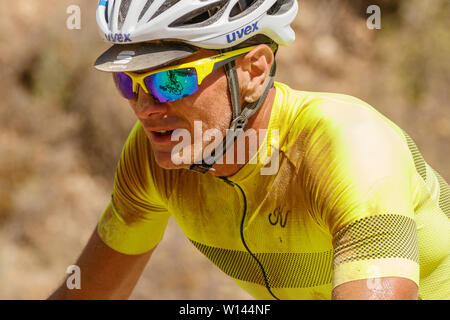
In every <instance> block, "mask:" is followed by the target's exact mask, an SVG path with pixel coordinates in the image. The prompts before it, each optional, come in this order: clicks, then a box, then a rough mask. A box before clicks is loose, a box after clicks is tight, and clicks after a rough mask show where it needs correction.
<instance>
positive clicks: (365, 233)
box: [307, 102, 419, 288]
mask: <svg viewBox="0 0 450 320" xmlns="http://www.w3.org/2000/svg"><path fill="white" fill-rule="evenodd" d="M321 112H323V114H322V115H321V120H320V121H317V123H316V125H315V130H314V134H312V135H311V137H310V139H311V140H310V143H311V151H309V154H308V155H307V158H308V159H309V160H308V161H309V162H310V163H309V166H310V167H311V168H312V169H311V172H312V178H311V190H312V195H311V200H312V202H313V204H312V208H313V211H314V214H315V215H316V218H317V220H318V221H321V222H322V223H323V224H324V225H325V226H326V228H328V229H329V231H330V233H331V235H332V243H333V249H334V252H333V288H335V287H336V286H338V285H340V284H342V283H345V282H348V281H353V280H361V279H372V278H380V277H402V278H407V279H410V280H412V281H414V282H415V283H416V284H417V285H418V284H419V254H418V238H417V230H416V223H415V217H414V207H415V205H416V204H415V203H414V199H413V193H414V183H413V181H414V175H415V169H414V164H413V161H412V159H411V156H410V153H409V150H408V147H407V145H406V143H405V141H404V140H403V139H402V137H401V136H400V135H399V134H398V132H396V130H395V129H394V128H393V127H391V126H390V125H389V124H387V123H386V122H385V121H384V120H382V119H381V116H380V115H377V114H375V111H373V110H371V109H370V108H365V107H361V106H356V105H354V104H352V103H338V104H337V105H336V104H335V103H333V102H332V103H329V104H325V105H324V107H323V109H322V110H321ZM328 116H330V117H328ZM327 117H328V118H327ZM331 119H332V120H331ZM368 284H374V283H373V282H371V281H368ZM375 284H376V283H375Z"/></svg>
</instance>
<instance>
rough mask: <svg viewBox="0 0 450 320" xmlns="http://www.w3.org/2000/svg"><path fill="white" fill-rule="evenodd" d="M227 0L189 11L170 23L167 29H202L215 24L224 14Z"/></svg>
mask: <svg viewBox="0 0 450 320" xmlns="http://www.w3.org/2000/svg"><path fill="white" fill-rule="evenodd" d="M227 2H228V0H222V1H217V2H214V3H211V4H209V5H207V6H204V7H203V8H199V9H197V10H194V11H191V12H189V13H188V14H186V15H184V16H182V17H181V18H179V19H177V20H175V21H174V22H172V23H171V24H170V25H169V27H172V28H176V27H194V26H195V27H197V28H198V27H203V26H207V25H210V24H212V23H214V22H216V21H217V20H218V19H219V18H220V17H221V16H222V14H223V13H224V11H225V9H226V4H227Z"/></svg>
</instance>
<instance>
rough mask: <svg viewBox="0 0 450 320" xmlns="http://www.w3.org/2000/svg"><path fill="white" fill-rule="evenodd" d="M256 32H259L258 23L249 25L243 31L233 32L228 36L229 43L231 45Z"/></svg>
mask: <svg viewBox="0 0 450 320" xmlns="http://www.w3.org/2000/svg"><path fill="white" fill-rule="evenodd" d="M256 30H259V28H258V22H255V23H252V25H248V26H246V27H243V28H242V29H241V30H237V31H233V32H232V33H229V34H227V42H228V43H231V42H234V41H236V40H238V39H242V37H243V36H247V35H249V34H251V33H253V32H255V31H256Z"/></svg>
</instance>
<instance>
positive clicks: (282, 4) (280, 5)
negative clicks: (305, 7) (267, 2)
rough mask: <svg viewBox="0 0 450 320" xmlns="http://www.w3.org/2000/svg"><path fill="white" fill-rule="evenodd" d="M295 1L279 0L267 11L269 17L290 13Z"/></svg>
mask: <svg viewBox="0 0 450 320" xmlns="http://www.w3.org/2000/svg"><path fill="white" fill-rule="evenodd" d="M294 1H295V0H278V1H277V2H275V3H274V4H273V6H272V7H271V8H270V9H269V10H268V11H267V14H268V15H271V16H275V15H278V14H283V13H285V12H286V11H288V10H289V9H290V8H291V7H292V6H293V5H294Z"/></svg>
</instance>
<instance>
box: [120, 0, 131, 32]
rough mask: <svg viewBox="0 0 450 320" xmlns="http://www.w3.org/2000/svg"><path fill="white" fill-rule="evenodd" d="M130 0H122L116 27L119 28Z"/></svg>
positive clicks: (126, 12)
mask: <svg viewBox="0 0 450 320" xmlns="http://www.w3.org/2000/svg"><path fill="white" fill-rule="evenodd" d="M130 4H131V0H122V2H121V3H120V8H119V19H118V26H117V27H118V29H119V30H120V29H121V28H122V26H123V23H124V22H125V18H126V17H127V14H128V9H130Z"/></svg>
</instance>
